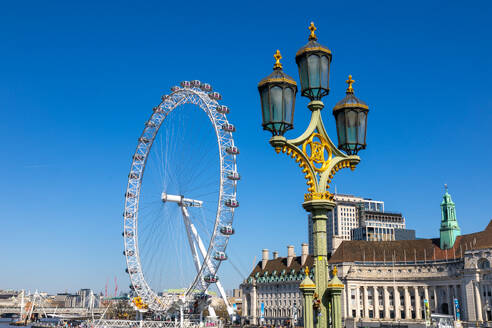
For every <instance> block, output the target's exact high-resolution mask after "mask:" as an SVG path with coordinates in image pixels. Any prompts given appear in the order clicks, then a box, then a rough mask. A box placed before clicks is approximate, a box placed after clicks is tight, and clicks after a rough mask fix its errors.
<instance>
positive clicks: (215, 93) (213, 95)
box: [208, 91, 222, 100]
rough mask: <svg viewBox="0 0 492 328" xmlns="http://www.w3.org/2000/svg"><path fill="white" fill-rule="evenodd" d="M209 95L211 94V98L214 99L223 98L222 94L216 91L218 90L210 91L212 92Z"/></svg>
mask: <svg viewBox="0 0 492 328" xmlns="http://www.w3.org/2000/svg"><path fill="white" fill-rule="evenodd" d="M208 96H209V97H210V98H211V99H213V100H221V99H222V95H221V94H220V93H218V92H216V91H214V92H210V93H209V94H208Z"/></svg>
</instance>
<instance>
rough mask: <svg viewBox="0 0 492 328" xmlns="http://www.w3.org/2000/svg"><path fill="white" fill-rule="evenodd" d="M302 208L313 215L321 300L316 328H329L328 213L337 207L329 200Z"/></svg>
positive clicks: (317, 286) (317, 281)
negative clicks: (327, 289)
mask: <svg viewBox="0 0 492 328" xmlns="http://www.w3.org/2000/svg"><path fill="white" fill-rule="evenodd" d="M302 206H303V207H304V209H305V210H306V211H308V212H309V213H311V216H312V220H313V245H314V250H313V255H314V283H315V285H316V294H317V296H318V298H319V299H320V300H321V304H320V307H319V314H318V320H316V328H327V327H328V311H327V307H328V302H329V298H328V295H327V294H326V287H327V282H328V261H327V257H328V252H327V244H326V220H327V219H328V216H327V214H328V211H330V210H332V209H333V208H334V207H335V203H333V202H331V201H328V200H321V199H316V200H310V201H306V202H304V203H303V204H302Z"/></svg>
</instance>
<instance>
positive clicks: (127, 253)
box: [123, 251, 135, 256]
mask: <svg viewBox="0 0 492 328" xmlns="http://www.w3.org/2000/svg"><path fill="white" fill-rule="evenodd" d="M134 254H135V252H134V251H123V255H127V256H133V255H134Z"/></svg>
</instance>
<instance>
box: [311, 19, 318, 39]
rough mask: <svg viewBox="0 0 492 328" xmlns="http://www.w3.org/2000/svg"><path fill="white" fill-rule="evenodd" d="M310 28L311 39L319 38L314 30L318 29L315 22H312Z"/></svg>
mask: <svg viewBox="0 0 492 328" xmlns="http://www.w3.org/2000/svg"><path fill="white" fill-rule="evenodd" d="M309 30H310V31H311V34H310V35H309V41H311V40H314V41H316V40H318V37H317V36H316V34H314V31H316V30H317V28H316V26H314V23H313V22H311V25H309Z"/></svg>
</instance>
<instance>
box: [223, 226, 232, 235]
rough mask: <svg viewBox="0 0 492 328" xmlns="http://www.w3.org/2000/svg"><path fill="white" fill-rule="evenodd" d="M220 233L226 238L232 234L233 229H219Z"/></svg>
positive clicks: (228, 227)
mask: <svg viewBox="0 0 492 328" xmlns="http://www.w3.org/2000/svg"><path fill="white" fill-rule="evenodd" d="M220 233H221V234H223V235H226V236H230V235H233V234H234V229H233V228H232V227H230V226H227V227H222V228H220Z"/></svg>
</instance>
